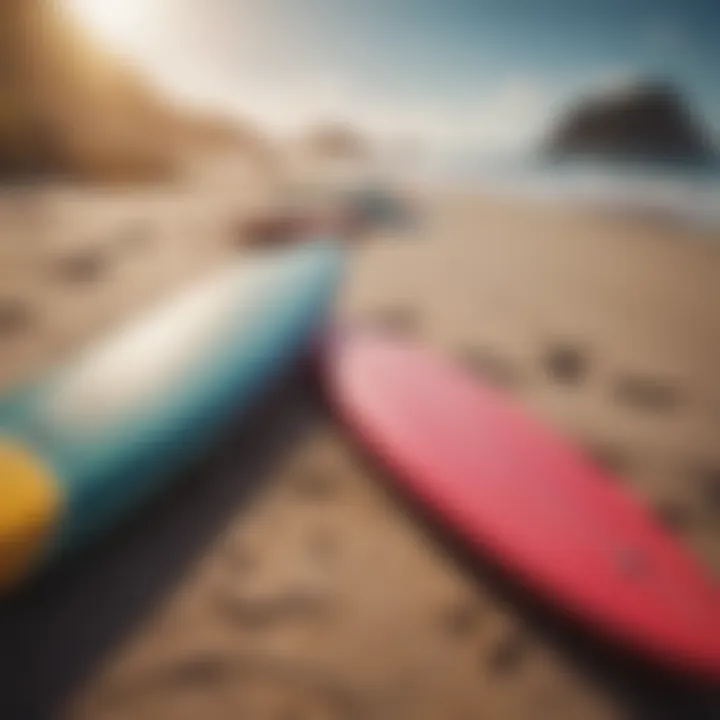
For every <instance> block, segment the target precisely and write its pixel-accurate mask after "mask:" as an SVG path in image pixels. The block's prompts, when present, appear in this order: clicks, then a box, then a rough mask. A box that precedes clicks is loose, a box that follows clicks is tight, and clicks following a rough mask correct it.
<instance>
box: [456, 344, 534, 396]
mask: <svg viewBox="0 0 720 720" xmlns="http://www.w3.org/2000/svg"><path fill="white" fill-rule="evenodd" d="M459 361H460V364H461V365H462V366H463V367H465V368H467V369H468V370H470V371H471V372H473V373H476V374H477V375H478V376H480V378H481V379H482V380H484V381H485V382H487V383H490V384H491V385H494V386H495V387H499V388H502V389H505V390H510V389H512V388H515V387H517V386H518V385H519V383H520V372H519V371H518V368H517V366H516V365H515V364H514V363H513V362H512V361H510V360H508V359H506V358H503V357H500V355H497V354H496V353H494V352H493V351H491V350H488V349H487V348H467V349H465V350H463V351H462V352H461V353H460V356H459Z"/></svg>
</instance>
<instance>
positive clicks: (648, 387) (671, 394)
mask: <svg viewBox="0 0 720 720" xmlns="http://www.w3.org/2000/svg"><path fill="white" fill-rule="evenodd" d="M613 395H614V397H615V399H616V400H617V401H618V402H620V403H622V404H623V405H626V406H628V407H632V408H635V409H636V410H641V411H643V412H648V413H663V412H670V411H671V410H674V409H675V408H677V406H678V405H679V404H680V399H681V393H680V389H679V388H678V387H677V386H675V385H674V384H673V383H671V382H668V381H667V380H662V379H658V378H652V377H649V376H644V375H631V374H626V375H620V376H618V377H617V378H616V380H615V384H614V387H613Z"/></svg>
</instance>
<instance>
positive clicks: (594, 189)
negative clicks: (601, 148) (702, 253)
mask: <svg viewBox="0 0 720 720" xmlns="http://www.w3.org/2000/svg"><path fill="white" fill-rule="evenodd" d="M431 174H432V176H433V178H434V179H436V180H438V179H440V180H441V181H443V182H447V183H451V184H454V185H458V186H461V187H464V188H470V189H472V188H477V189H478V190H482V191H483V192H484V193H498V194H501V195H504V196H507V195H519V196H522V197H525V198H530V199H534V200H538V201H544V202H556V203H565V204H582V205H585V206H587V205H590V206H593V207H598V208H602V209H609V210H615V211H618V212H623V213H640V214H646V215H652V216H653V217H658V218H663V219H667V220H669V221H673V222H681V223H688V224H690V225H692V226H694V227H696V228H701V229H706V230H709V231H713V230H720V163H719V164H717V165H705V166H685V165H678V164H676V165H672V164H659V163H640V162H630V161H628V162H615V161H613V162H610V161H597V160H573V161H567V160H564V161H554V162H553V161H548V160H544V159H540V158H537V157H527V156H525V157H521V156H515V157H454V158H452V159H448V158H446V159H445V160H443V161H441V162H437V163H436V164H435V165H434V167H433V168H432V171H431Z"/></svg>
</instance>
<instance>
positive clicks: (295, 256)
mask: <svg viewBox="0 0 720 720" xmlns="http://www.w3.org/2000/svg"><path fill="white" fill-rule="evenodd" d="M343 265H344V251H343V249H342V248H341V247H340V245H339V244H338V243H336V242H334V241H332V240H331V239H329V240H327V241H323V240H320V239H318V240H317V241H314V242H308V243H307V244H303V245H302V246H297V247H294V248H290V249H286V250H283V251H275V252H272V253H269V254H264V255H263V256H261V257H259V258H256V259H254V260H243V261H239V262H238V263H237V264H235V265H233V266H231V267H229V268H226V269H223V270H222V271H221V272H219V273H217V274H216V275H214V276H212V277H210V278H208V279H207V280H206V281H203V282H201V283H199V284H198V285H197V286H195V287H193V288H191V289H189V290H187V291H186V292H184V293H182V294H181V295H179V296H176V297H174V298H172V299H170V300H169V301H167V302H165V303H163V304H162V305H160V306H158V307H157V308H156V309H154V310H153V311H151V312H149V313H147V314H146V315H145V316H144V317H141V318H139V319H138V320H136V321H134V322H131V323H129V324H128V325H127V326H125V327H124V328H121V329H119V330H118V331H117V332H115V333H114V334H112V335H110V336H109V337H108V338H107V339H105V340H103V341H101V342H99V343H98V344H97V345H95V346H92V347H90V348H88V349H87V350H86V351H85V352H83V353H81V354H80V356H79V357H78V358H77V359H75V360H74V361H72V362H69V363H67V364H66V365H64V366H63V367H60V368H58V369H56V370H54V371H52V372H51V373H49V374H48V375H47V376H45V377H43V378H41V379H39V380H38V381H37V382H34V383H31V384H29V385H28V386H26V387H23V388H22V389H20V390H18V391H16V392H15V393H13V395H12V396H11V397H8V398H6V399H5V400H4V401H0V589H2V588H9V587H12V586H14V585H15V584H16V583H17V582H19V581H20V580H21V579H23V578H24V577H26V576H27V575H28V574H29V573H31V571H32V569H34V568H36V567H37V566H39V565H42V564H44V563H47V562H49V561H50V560H54V559H55V558H57V557H60V556H62V555H63V554H64V553H66V552H70V551H72V550H74V549H76V548H77V547H80V546H82V545H84V544H86V543H87V542H89V541H90V540H91V539H92V538H93V537H95V536H96V535H98V534H99V533H101V532H104V531H106V530H108V529H109V528H110V527H112V526H113V525H114V524H115V523H116V522H117V521H118V520H120V519H121V518H122V517H124V516H125V515H126V514H128V513H129V512H130V511H132V510H133V508H135V507H136V506H138V505H140V504H142V503H143V502H144V501H145V500H146V499H148V498H149V497H150V496H152V495H154V494H155V493H156V492H157V491H158V490H159V489H160V488H162V486H163V484H164V483H165V482H166V481H168V480H169V479H170V478H171V477H172V476H173V474H174V473H175V472H177V471H178V470H179V469H181V468H182V467H184V466H185V465H186V464H187V463H188V462H189V461H190V460H192V459H193V458H194V457H196V456H197V455H198V454H199V453H200V452H202V451H203V450H204V449H205V448H206V447H207V446H208V444H210V443H211V442H212V441H213V439H214V438H215V436H216V434H217V432H218V431H219V430H220V429H221V428H222V427H223V424H224V422H225V421H226V420H227V419H228V418H230V417H232V418H234V419H235V418H237V417H238V415H241V414H242V412H243V411H245V410H249V409H250V408H251V407H252V405H253V404H254V402H255V401H256V400H257V399H258V398H259V396H260V395H261V394H262V392H263V391H264V390H265V389H266V388H267V387H268V386H269V385H270V384H271V383H272V382H273V381H274V380H275V379H277V378H279V377H280V376H281V375H282V373H283V372H284V371H285V370H286V369H287V368H288V367H289V365H290V364H291V363H292V362H293V361H295V360H297V359H298V358H299V356H300V355H301V354H302V353H303V352H305V351H307V350H308V349H309V345H310V343H311V342H312V341H313V340H314V338H315V336H316V333H317V332H318V331H319V329H320V327H321V325H322V324H323V322H324V320H325V315H326V313H327V311H328V309H329V307H330V305H331V302H332V299H333V298H334V295H335V291H336V288H337V286H338V284H339V280H340V276H341V273H342V268H343Z"/></svg>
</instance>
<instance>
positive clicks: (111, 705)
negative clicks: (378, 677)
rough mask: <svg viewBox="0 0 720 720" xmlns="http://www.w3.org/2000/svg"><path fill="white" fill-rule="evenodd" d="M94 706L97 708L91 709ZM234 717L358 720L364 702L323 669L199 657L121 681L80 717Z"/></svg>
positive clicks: (260, 659)
mask: <svg viewBox="0 0 720 720" xmlns="http://www.w3.org/2000/svg"><path fill="white" fill-rule="evenodd" d="M93 706H94V707H93ZM108 710H110V711H111V713H112V717H113V718H118V719H124V718H127V719H128V720H130V718H133V719H135V718H146V717H148V718H151V717H152V718H159V717H176V715H175V712H177V711H178V710H179V711H180V714H179V715H177V717H183V718H185V717H188V718H190V717H192V718H196V717H203V716H205V717H233V718H236V717H237V718H240V717H242V718H256V719H257V720H310V719H311V718H312V719H313V720H340V719H341V718H342V719H343V720H345V719H347V720H354V719H355V718H360V717H364V713H363V712H362V709H361V704H360V701H359V700H358V699H357V698H356V697H355V696H354V695H353V694H352V693H351V692H350V691H349V690H347V689H346V688H345V687H344V686H343V685H341V684H340V683H339V682H337V681H336V680H335V679H334V678H332V677H331V676H330V675H328V674H326V673H324V672H322V671H313V670H310V669H308V668H306V667H303V666H296V665H292V664H290V663H285V662H284V661H279V660H273V659H271V658H267V657H264V656H257V657H254V656H247V657H233V656H224V655H212V656H210V655H208V656H203V655H201V654H198V655H197V656H195V657H191V658H189V659H187V660H185V661H180V662H177V663H175V664H171V665H169V666H167V667H161V668H159V669H156V670H152V669H151V670H149V671H145V672H143V674H142V676H141V677H139V678H138V679H137V680H135V681H133V680H130V681H125V682H122V683H118V684H117V685H116V686H115V687H113V688H111V689H110V690H109V691H106V692H104V693H102V695H101V696H99V697H98V698H96V699H95V702H94V703H92V704H87V705H86V714H82V715H81V717H87V718H91V717H94V718H96V717H104V716H106V713H107V711H108Z"/></svg>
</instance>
